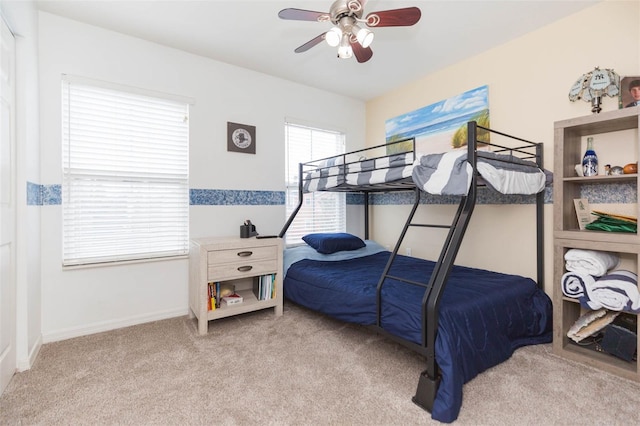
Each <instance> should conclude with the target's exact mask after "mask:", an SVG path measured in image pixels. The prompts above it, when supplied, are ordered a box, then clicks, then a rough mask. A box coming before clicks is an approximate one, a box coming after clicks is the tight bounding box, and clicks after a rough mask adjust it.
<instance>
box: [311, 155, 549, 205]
mask: <svg viewBox="0 0 640 426" xmlns="http://www.w3.org/2000/svg"><path fill="white" fill-rule="evenodd" d="M477 168H478V172H479V174H480V176H481V178H482V181H483V182H484V183H485V184H486V185H487V186H488V187H490V188H492V189H494V190H496V191H498V192H500V193H501V194H524V195H530V194H537V193H538V192H540V191H542V190H543V189H544V187H545V185H546V184H547V183H548V182H547V178H548V177H547V175H546V174H545V172H544V171H542V170H541V169H540V168H538V167H537V166H536V164H535V163H533V162H531V161H526V160H522V159H520V158H517V157H514V156H511V155H504V154H495V153H492V152H488V151H482V152H478V161H477ZM471 176H472V167H471V164H470V163H469V162H468V161H467V150H466V149H464V150H454V151H449V152H446V153H443V154H427V155H421V156H420V157H419V158H418V159H417V160H415V161H414V160H413V152H406V153H402V154H394V155H391V156H387V157H380V158H375V159H370V160H362V161H357V162H351V163H346V164H345V163H344V161H343V157H342V156H338V157H333V158H331V159H329V160H326V161H323V162H322V163H321V164H319V165H318V167H317V168H315V169H313V170H311V171H309V172H307V173H306V174H305V178H304V191H305V192H313V191H324V190H330V189H331V188H337V187H353V188H357V187H359V186H363V185H375V184H383V183H389V182H395V181H398V180H402V179H404V178H412V179H413V181H414V183H415V184H416V185H417V186H418V187H419V188H420V189H422V190H423V191H425V192H428V193H429V194H435V195H466V194H467V192H468V191H469V186H470V185H471Z"/></svg>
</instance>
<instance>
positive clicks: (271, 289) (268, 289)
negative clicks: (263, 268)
mask: <svg viewBox="0 0 640 426" xmlns="http://www.w3.org/2000/svg"><path fill="white" fill-rule="evenodd" d="M275 277H276V275H275V274H267V275H260V276H259V277H257V279H256V280H255V281H254V285H253V293H254V294H255V296H256V298H257V299H258V300H271V299H274V298H275V297H276V286H275Z"/></svg>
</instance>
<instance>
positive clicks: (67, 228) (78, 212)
mask: <svg viewBox="0 0 640 426" xmlns="http://www.w3.org/2000/svg"><path fill="white" fill-rule="evenodd" d="M61 95H62V100H61V104H62V114H61V122H62V123H61V124H62V129H61V130H62V132H61V133H62V139H61V142H62V149H61V151H62V175H63V183H62V188H61V189H62V191H61V192H62V222H63V223H62V265H63V267H65V268H68V267H85V266H100V265H108V264H117V263H122V262H132V261H133V262H141V261H150V260H154V261H155V260H163V259H165V260H166V259H168V258H175V257H184V256H186V255H188V252H189V208H190V207H189V107H190V105H192V104H193V100H191V99H190V98H186V97H183V96H176V95H170V94H165V93H160V92H154V91H150V90H144V89H140V88H135V87H130V86H123V85H118V84H114V83H109V82H104V81H98V80H93V79H88V78H84V77H77V76H69V75H64V74H63V75H62V84H61ZM86 97H88V98H86ZM85 101H86V103H85V104H81V103H80V102H85ZM89 113H93V115H90V114H89ZM82 114H84V115H82ZM103 114H104V115H103ZM108 120H111V121H108ZM180 121H182V122H180ZM145 149H146V151H145ZM125 152H126V155H124V154H123V153H125ZM102 245H104V251H102V250H103V248H102ZM94 246H95V247H94ZM98 246H100V247H98Z"/></svg>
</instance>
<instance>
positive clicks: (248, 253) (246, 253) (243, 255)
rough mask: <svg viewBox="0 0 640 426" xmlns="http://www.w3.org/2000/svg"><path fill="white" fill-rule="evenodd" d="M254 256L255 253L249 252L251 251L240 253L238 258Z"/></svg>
mask: <svg viewBox="0 0 640 426" xmlns="http://www.w3.org/2000/svg"><path fill="white" fill-rule="evenodd" d="M252 254H253V252H252V251H249V250H247V251H241V252H238V256H240V257H249V256H251V255H252Z"/></svg>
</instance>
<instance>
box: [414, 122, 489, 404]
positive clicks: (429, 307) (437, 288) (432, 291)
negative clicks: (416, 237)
mask: <svg viewBox="0 0 640 426" xmlns="http://www.w3.org/2000/svg"><path fill="white" fill-rule="evenodd" d="M467 132H468V140H469V141H474V143H468V144H467V147H468V155H467V161H469V163H470V164H471V166H472V169H473V173H472V176H471V185H470V186H469V191H468V193H467V195H466V196H463V197H462V199H461V200H460V204H459V205H458V210H457V211H456V215H455V217H454V219H453V223H452V225H451V228H450V229H449V233H448V234H447V238H446V240H445V243H444V245H443V247H442V251H441V252H440V257H439V258H438V262H437V263H436V266H435V268H434V270H433V272H432V274H431V278H430V279H429V285H428V286H427V291H426V292H425V294H424V297H423V300H422V318H423V327H422V347H423V348H424V349H425V351H426V361H427V367H426V369H425V370H424V371H423V372H422V373H421V374H420V379H419V381H418V386H417V389H416V394H415V396H414V397H413V398H412V401H413V402H414V403H415V404H417V405H419V406H420V407H422V408H424V409H426V410H427V411H429V412H431V411H432V409H433V404H434V401H435V397H436V392H437V391H438V386H439V384H440V374H439V371H438V364H437V362H436V358H435V352H436V351H435V341H436V333H437V330H438V308H439V306H440V300H441V296H442V292H443V291H444V288H445V285H446V283H447V279H448V278H449V274H450V273H451V269H452V268H453V263H454V261H455V259H456V256H457V254H458V250H459V249H460V245H461V244H462V241H463V238H464V234H465V232H466V230H467V226H468V224H469V220H470V219H471V215H472V213H473V209H474V207H475V204H476V195H477V168H476V164H477V153H476V150H475V146H476V143H475V141H476V138H477V128H476V123H475V122H469V123H468V126H467Z"/></svg>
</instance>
